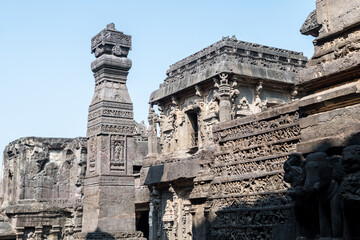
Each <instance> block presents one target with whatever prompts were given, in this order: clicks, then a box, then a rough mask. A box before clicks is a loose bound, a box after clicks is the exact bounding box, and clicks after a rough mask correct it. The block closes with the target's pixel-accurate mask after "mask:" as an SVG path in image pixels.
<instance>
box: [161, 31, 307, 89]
mask: <svg viewBox="0 0 360 240" xmlns="http://www.w3.org/2000/svg"><path fill="white" fill-rule="evenodd" d="M226 55H227V56H228V57H232V58H234V59H237V61H239V62H246V63H249V64H253V65H258V66H262V67H266V68H275V69H278V70H279V69H280V70H281V68H283V70H284V71H289V70H288V69H291V71H293V72H297V71H298V69H299V68H302V67H304V66H305V63H306V61H307V58H306V57H305V56H303V53H300V52H295V51H289V50H285V49H280V48H275V47H268V46H264V45H260V44H255V43H249V42H244V41H240V40H237V39H236V38H235V36H233V37H231V38H230V37H223V39H222V40H221V41H218V42H216V43H214V44H212V45H210V46H209V47H206V48H204V49H202V50H201V51H199V52H197V53H195V54H192V55H190V56H189V57H187V58H184V59H182V60H180V61H178V62H176V63H174V64H172V65H170V68H169V69H168V70H167V73H166V74H167V75H168V77H167V78H166V79H165V81H164V85H166V84H168V83H169V82H173V81H174V79H176V78H181V77H182V75H184V73H185V72H188V73H189V74H193V73H196V72H197V71H196V68H197V67H200V68H202V66H203V65H207V64H210V63H211V62H213V61H214V60H216V58H219V57H224V56H225V57H226Z"/></svg>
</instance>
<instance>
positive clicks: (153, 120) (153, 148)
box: [148, 106, 159, 156]
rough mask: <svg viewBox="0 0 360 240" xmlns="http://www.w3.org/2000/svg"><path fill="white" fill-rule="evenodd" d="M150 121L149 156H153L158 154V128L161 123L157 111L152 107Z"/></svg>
mask: <svg viewBox="0 0 360 240" xmlns="http://www.w3.org/2000/svg"><path fill="white" fill-rule="evenodd" d="M148 121H149V130H148V149H149V156H153V155H156V154H157V145H158V139H157V131H156V127H157V123H158V121H159V117H158V115H157V114H156V113H155V110H154V108H153V107H152V106H150V109H149V116H148Z"/></svg>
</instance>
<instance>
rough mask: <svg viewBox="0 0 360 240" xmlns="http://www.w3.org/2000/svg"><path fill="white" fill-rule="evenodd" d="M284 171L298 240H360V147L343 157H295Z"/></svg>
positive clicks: (353, 147) (348, 150) (348, 149)
mask: <svg viewBox="0 0 360 240" xmlns="http://www.w3.org/2000/svg"><path fill="white" fill-rule="evenodd" d="M284 170H285V175H284V181H286V182H288V183H290V184H291V188H289V189H288V195H289V196H290V197H291V198H292V199H293V202H294V211H295V219H296V223H297V237H298V239H317V238H318V237H320V239H344V240H345V239H360V228H359V223H360V220H359V219H360V145H350V146H347V147H346V148H344V149H343V152H342V156H327V154H326V153H324V152H315V153H311V154H309V155H307V156H306V159H305V158H304V157H303V156H302V155H301V154H299V153H294V154H292V155H290V157H289V158H288V160H287V161H286V162H285V163H284Z"/></svg>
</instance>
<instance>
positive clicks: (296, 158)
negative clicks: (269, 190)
mask: <svg viewBox="0 0 360 240" xmlns="http://www.w3.org/2000/svg"><path fill="white" fill-rule="evenodd" d="M284 172H285V173H284V181H285V182H287V183H290V185H291V188H289V189H288V191H287V194H288V195H289V196H290V197H291V199H292V200H293V201H294V208H293V209H294V215H295V221H296V237H297V239H314V238H315V237H316V235H317V234H318V233H319V216H318V211H317V209H318V202H317V199H316V198H315V196H314V195H313V194H307V193H306V192H305V191H304V183H305V177H306V175H305V159H304V157H303V156H302V155H301V154H300V153H293V154H291V155H290V156H289V158H288V159H287V160H286V161H285V163H284Z"/></svg>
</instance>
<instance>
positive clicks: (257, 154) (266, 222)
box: [0, 0, 360, 240]
mask: <svg viewBox="0 0 360 240" xmlns="http://www.w3.org/2000/svg"><path fill="white" fill-rule="evenodd" d="M300 31H301V33H302V34H305V35H311V36H313V37H314V38H315V39H314V41H313V43H314V55H313V56H312V57H311V58H310V59H309V60H308V58H306V57H305V56H303V54H302V53H299V52H294V51H289V50H285V49H279V48H275V47H268V46H263V45H259V44H255V43H248V42H243V41H241V40H238V39H237V38H236V37H235V36H232V37H223V38H222V39H221V40H220V41H218V42H216V43H214V44H212V45H210V46H208V47H206V48H204V49H202V50H200V51H199V52H196V53H194V54H193V55H191V56H189V57H187V58H185V59H182V60H180V61H178V62H176V63H174V64H173V65H171V66H170V67H169V69H168V71H167V72H166V75H167V76H166V79H165V80H164V82H163V83H162V84H161V85H160V87H159V88H158V89H157V90H155V91H154V92H153V93H152V94H151V95H150V98H149V102H148V104H149V115H148V127H147V126H145V125H144V123H137V122H135V121H134V118H133V105H132V102H131V99H130V96H129V93H128V91H127V87H126V82H127V81H133V79H127V75H128V73H129V70H130V68H131V65H132V63H131V60H130V59H129V58H128V54H129V51H130V50H131V36H130V35H127V34H124V33H122V32H120V31H118V30H116V29H115V26H114V24H108V25H107V26H106V28H105V29H104V30H102V31H101V32H100V33H98V34H97V35H96V36H95V37H93V38H92V40H91V51H92V53H94V54H95V60H94V61H93V62H92V64H91V70H92V71H93V73H94V78H95V91H94V96H93V99H92V101H91V104H90V107H89V115H88V130H87V134H86V137H84V138H75V139H69V138H41V137H25V138H20V139H17V140H15V141H13V142H11V143H9V145H8V146H7V147H6V148H5V150H4V155H3V168H2V171H3V172H2V180H1V187H2V188H1V199H0V203H1V212H0V239H16V240H26V239H29V240H44V239H49V240H59V239H61V240H70V239H149V240H176V239H177V240H190V239H198V240H203V239H211V240H213V239H247V240H248V239H251V240H252V239H276V240H283V239H286V240H292V239H294V240H295V239H298V240H299V239H304V240H306V239H316V240H317V239H321V240H325V239H329V240H330V239H333V240H335V239H344V240H348V239H349V240H352V239H360V230H359V229H360V228H359V224H360V217H359V216H360V190H359V189H360V118H359V116H360V80H359V79H360V0H342V1H336V0H317V1H316V9H315V10H314V11H313V12H311V13H310V14H309V16H308V18H307V19H306V20H305V22H304V24H303V26H302V27H301V30H300ZM135 51H136V49H135ZM134 64H136V63H134ZM154 89H155V86H154ZM144 104H145V103H144Z"/></svg>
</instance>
